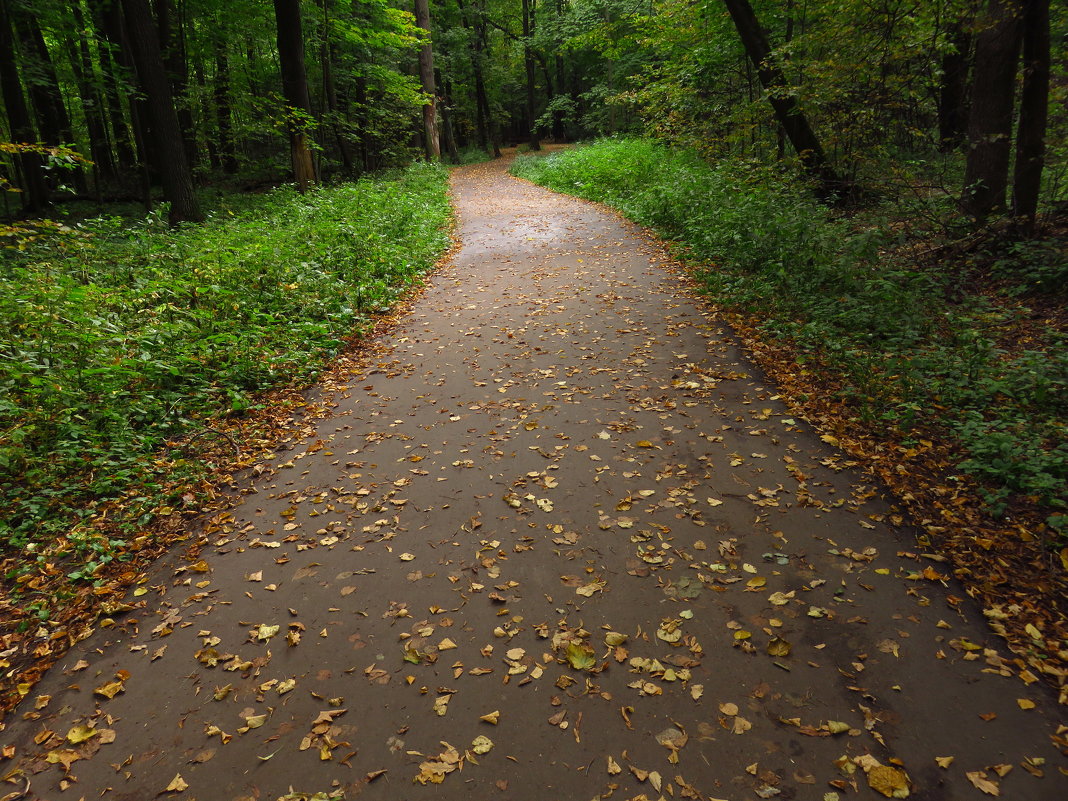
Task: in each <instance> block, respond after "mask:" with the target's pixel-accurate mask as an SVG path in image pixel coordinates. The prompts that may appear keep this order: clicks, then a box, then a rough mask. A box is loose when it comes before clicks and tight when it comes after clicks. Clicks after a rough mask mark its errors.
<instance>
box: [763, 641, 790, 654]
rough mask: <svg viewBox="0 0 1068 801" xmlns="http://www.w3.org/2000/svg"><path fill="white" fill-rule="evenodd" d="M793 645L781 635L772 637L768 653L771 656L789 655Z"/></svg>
mask: <svg viewBox="0 0 1068 801" xmlns="http://www.w3.org/2000/svg"><path fill="white" fill-rule="evenodd" d="M790 649H791V645H790V643H788V642H787V641H786V640H784V639H782V638H781V637H772V638H771V639H770V640H769V641H768V654H770V655H771V656H789V655H790Z"/></svg>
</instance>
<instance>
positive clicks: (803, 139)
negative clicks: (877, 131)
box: [723, 0, 845, 197]
mask: <svg viewBox="0 0 1068 801" xmlns="http://www.w3.org/2000/svg"><path fill="white" fill-rule="evenodd" d="M723 4H724V5H725V6H726V7H727V11H728V12H729V13H730V15H731V19H732V20H733V21H734V27H735V28H737V29H738V36H739V38H740V39H741V40H742V45H743V47H744V48H745V52H746V55H748V56H749V60H750V61H751V62H752V63H753V66H754V67H756V70H757V77H758V78H759V79H760V84H761V86H763V87H764V89H765V91H767V93H768V102H770V103H771V107H772V109H773V110H774V112H775V118H776V119H777V120H778V121H779V125H781V126H782V129H783V131H784V132H785V134H786V138H787V139H789V140H790V144H791V145H792V146H793V148H794V152H796V153H797V157H798V158H799V159H800V160H801V166H802V167H803V168H804V170H805V172H806V173H808V174H809V175H810V176H811V177H813V178H815V179H816V180H817V181H818V182H819V186H820V193H821V194H822V195H824V196H827V197H829V196H834V195H837V194H839V193H840V192H841V191H842V190H843V189H844V188H845V185H844V183H843V181H842V180H841V178H839V177H838V175H837V174H836V173H835V171H834V170H833V169H832V168H831V166H830V164H829V163H828V162H827V157H826V155H824V152H823V147H822V146H821V145H820V141H819V139H818V138H816V134H815V132H814V131H813V130H812V127H811V126H810V125H809V123H808V118H807V117H806V116H805V114H804V113H803V112H802V111H801V109H800V108H798V105H797V101H796V100H795V99H794V98H793V97H792V96H790V95H789V94H786V93H784V92H781V91H780V90H783V89H786V88H788V87H789V84H788V83H787V81H786V76H785V75H784V74H783V71H782V69H781V68H780V67H779V66H778V65H776V64H775V62H774V59H773V58H772V53H771V45H770V44H769V42H768V37H767V34H765V33H764V29H763V28H762V27H760V22H759V21H758V20H757V18H756V14H755V13H754V12H753V7H752V6H751V5H750V4H749V0H723Z"/></svg>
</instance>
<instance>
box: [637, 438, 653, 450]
mask: <svg viewBox="0 0 1068 801" xmlns="http://www.w3.org/2000/svg"><path fill="white" fill-rule="evenodd" d="M637 444H638V447H639V448H652V447H653V443H651V442H650V441H649V440H647V439H640V440H638V443H637Z"/></svg>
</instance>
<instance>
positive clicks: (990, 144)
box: [961, 0, 1023, 221]
mask: <svg viewBox="0 0 1068 801" xmlns="http://www.w3.org/2000/svg"><path fill="white" fill-rule="evenodd" d="M1022 11H1023V9H1022V7H1021V3H1020V1H1019V0H988V2H987V6H986V10H985V13H984V14H983V16H982V17H981V18H980V25H981V29H980V31H979V35H978V37H977V38H976V41H975V69H974V71H973V72H974V79H973V83H972V110H971V116H970V119H969V121H968V160H967V164H966V165H965V169H964V193H963V195H962V196H961V207H962V208H963V209H964V211H965V212H967V213H968V214H970V215H972V216H973V217H975V218H976V219H977V220H980V221H981V220H984V219H986V218H987V217H988V216H990V215H991V214H996V213H1000V212H1003V211H1005V195H1006V190H1007V188H1008V183H1009V159H1010V154H1011V150H1012V113H1013V106H1014V100H1015V92H1016V73H1017V66H1018V62H1019V57H1020V39H1021V36H1020V34H1021V32H1022V27H1023V25H1022V23H1023V14H1022Z"/></svg>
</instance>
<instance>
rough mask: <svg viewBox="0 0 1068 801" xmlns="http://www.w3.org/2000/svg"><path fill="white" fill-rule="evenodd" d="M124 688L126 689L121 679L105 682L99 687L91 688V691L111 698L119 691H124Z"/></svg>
mask: <svg viewBox="0 0 1068 801" xmlns="http://www.w3.org/2000/svg"><path fill="white" fill-rule="evenodd" d="M125 690H126V687H125V685H124V684H123V682H121V681H112V682H109V683H107V684H105V685H103V686H101V687H97V688H96V689H95V690H93V693H94V694H95V695H99V696H101V697H103V698H108V699H111V698H114V697H115V696H116V695H118V694H119V693H121V692H124V691H125Z"/></svg>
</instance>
